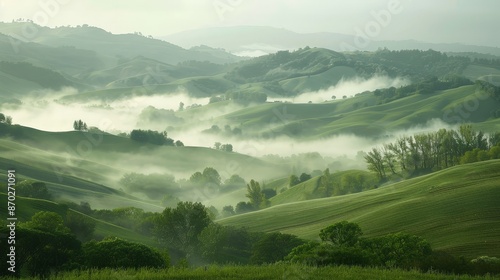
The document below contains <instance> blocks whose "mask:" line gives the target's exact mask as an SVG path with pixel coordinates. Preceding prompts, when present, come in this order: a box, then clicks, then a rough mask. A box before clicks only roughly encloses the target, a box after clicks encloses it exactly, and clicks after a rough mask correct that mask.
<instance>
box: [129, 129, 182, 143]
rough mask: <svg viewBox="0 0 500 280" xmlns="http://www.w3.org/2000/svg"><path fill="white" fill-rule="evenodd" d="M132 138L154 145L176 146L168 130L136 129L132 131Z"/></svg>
mask: <svg viewBox="0 0 500 280" xmlns="http://www.w3.org/2000/svg"><path fill="white" fill-rule="evenodd" d="M130 139H132V140H134V141H138V142H142V143H149V144H153V145H160V146H161V145H165V146H174V145H175V144H174V140H173V139H172V138H168V137H167V133H166V132H158V131H154V130H141V129H134V130H132V131H131V132H130Z"/></svg>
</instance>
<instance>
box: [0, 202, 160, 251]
mask: <svg viewBox="0 0 500 280" xmlns="http://www.w3.org/2000/svg"><path fill="white" fill-rule="evenodd" d="M0 201H2V202H6V201H7V196H6V194H5V193H0ZM15 203H16V217H17V219H18V222H26V221H29V220H30V219H31V217H32V216H33V215H34V214H35V213H36V212H39V211H50V212H56V213H58V214H60V215H62V216H64V215H65V212H66V210H67V208H65V207H64V206H62V205H60V204H57V203H54V202H51V201H46V200H40V199H32V198H24V197H17V198H16V200H15ZM5 204H6V203H5ZM6 210H7V209H6V207H2V208H1V209H0V214H1V216H2V217H6V216H7V213H6ZM70 211H73V210H70ZM73 212H75V213H77V214H79V215H84V216H86V215H85V214H82V213H80V212H77V211H73ZM89 218H91V217H89ZM91 219H94V218H91ZM94 220H95V221H96V229H95V233H94V234H95V236H100V237H106V236H116V237H121V238H124V239H126V240H130V241H133V242H138V243H143V244H147V245H150V246H155V245H156V244H155V241H154V240H152V239H150V238H146V237H144V236H142V235H141V234H138V233H136V232H133V231H131V230H129V229H126V228H123V227H119V226H116V225H113V224H110V223H107V222H105V221H101V220H98V219H94Z"/></svg>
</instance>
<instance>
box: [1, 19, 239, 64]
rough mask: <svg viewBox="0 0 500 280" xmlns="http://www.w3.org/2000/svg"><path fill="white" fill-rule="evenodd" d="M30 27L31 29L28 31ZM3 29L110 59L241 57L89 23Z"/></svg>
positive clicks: (215, 59) (222, 60)
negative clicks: (72, 25) (125, 32)
mask: <svg viewBox="0 0 500 280" xmlns="http://www.w3.org/2000/svg"><path fill="white" fill-rule="evenodd" d="M26 30H31V31H30V33H26ZM0 33H3V34H5V35H8V36H11V37H13V38H15V39H17V40H20V41H24V42H33V43H38V44H41V45H44V46H50V47H74V48H77V49H82V50H89V51H94V52H96V53H98V54H101V55H104V56H106V57H108V58H110V59H116V58H133V57H136V56H141V55H142V56H146V57H148V58H151V59H154V60H157V61H160V62H163V63H168V64H177V63H179V62H183V61H189V60H197V61H209V62H213V63H219V64H224V63H231V62H236V61H238V60H241V58H239V57H237V56H234V55H231V54H229V53H226V52H224V51H223V50H217V49H211V48H207V47H205V48H198V49H193V50H187V49H183V48H181V47H179V46H176V45H173V44H171V43H168V42H165V41H162V40H158V39H154V38H153V37H151V36H144V35H142V34H140V33H135V34H112V33H110V32H107V31H105V30H103V29H100V28H97V27H92V26H88V25H83V26H78V27H56V28H49V27H42V26H39V25H36V24H34V23H31V22H13V23H0ZM23 34H24V35H23ZM26 34H29V36H28V35H26Z"/></svg>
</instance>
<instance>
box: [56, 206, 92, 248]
mask: <svg viewBox="0 0 500 280" xmlns="http://www.w3.org/2000/svg"><path fill="white" fill-rule="evenodd" d="M64 225H66V226H67V227H68V228H69V229H70V230H71V232H72V233H73V234H74V235H75V236H76V238H78V240H80V241H83V242H84V241H89V240H91V239H92V237H93V236H94V231H95V226H96V221H95V220H93V219H91V218H90V217H87V216H84V215H82V214H77V213H76V212H74V211H72V210H68V211H67V212H66V216H65V217H64Z"/></svg>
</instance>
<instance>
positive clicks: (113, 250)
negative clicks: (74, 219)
mask: <svg viewBox="0 0 500 280" xmlns="http://www.w3.org/2000/svg"><path fill="white" fill-rule="evenodd" d="M82 259H83V263H84V266H85V267H87V268H106V267H107V268H141V267H151V268H165V267H168V265H169V260H168V259H165V257H164V256H163V255H162V254H160V253H159V252H158V251H156V250H154V249H152V248H150V247H148V246H146V245H142V244H138V243H132V242H128V241H125V240H123V239H119V238H116V237H110V238H106V239H104V240H102V241H99V242H96V241H91V242H88V243H86V244H84V246H83V258H82Z"/></svg>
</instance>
